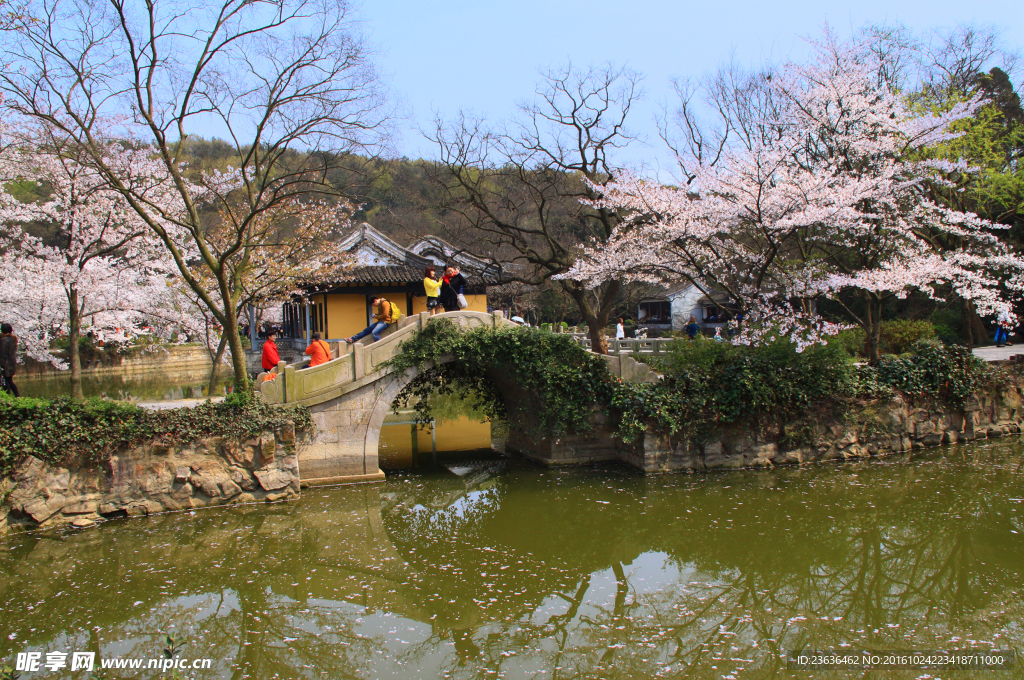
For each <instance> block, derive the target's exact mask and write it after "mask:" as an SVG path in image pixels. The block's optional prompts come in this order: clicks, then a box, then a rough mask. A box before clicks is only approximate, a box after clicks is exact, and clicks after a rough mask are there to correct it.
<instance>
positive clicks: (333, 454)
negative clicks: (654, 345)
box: [260, 311, 653, 486]
mask: <svg viewBox="0 0 1024 680" xmlns="http://www.w3.org/2000/svg"><path fill="white" fill-rule="evenodd" d="M437 319H449V320H451V321H454V322H455V323H456V324H457V325H458V326H459V327H460V328H464V329H466V330H470V329H473V328H478V327H489V328H501V327H505V326H515V325H516V324H513V323H512V322H510V321H508V320H507V319H505V318H504V316H502V315H501V313H500V312H499V313H495V314H486V313H482V312H469V311H460V312H448V313H445V314H438V315H435V316H432V317H431V316H429V315H428V314H427V313H425V312H424V313H422V314H419V315H416V316H413V317H407V318H404V319H402V320H401V321H400V322H399V324H398V327H397V328H392V329H389V331H390V332H388V333H387V334H385V335H383V337H382V338H381V340H380V341H379V342H370V343H367V342H366V341H367V340H369V338H366V339H364V340H363V341H362V342H360V343H357V344H355V345H353V346H352V347H351V348H350V351H349V352H348V353H346V354H343V355H342V356H340V357H338V358H336V359H334V360H332V361H329V362H327V363H326V364H322V365H320V366H316V367H314V368H308V369H303V370H296V368H295V367H294V366H291V365H288V364H285V363H284V362H282V363H280V364H278V374H279V377H278V378H276V379H275V380H272V381H268V382H264V383H261V385H260V392H261V396H262V398H263V400H264V401H266V402H268V403H270V404H280V403H300V404H303V405H304V406H306V407H308V408H309V409H310V411H311V412H312V414H313V423H314V425H315V428H314V429H315V431H314V433H313V435H312V438H311V440H309V441H305V442H301V443H300V444H299V446H298V447H297V450H298V459H299V474H300V477H301V479H302V483H303V485H305V486H314V485H318V484H344V483H350V482H360V481H367V482H369V481H378V480H381V479H383V478H384V473H383V472H382V471H381V469H380V465H379V462H378V461H379V458H378V446H379V444H380V430H381V427H382V426H383V424H384V419H385V417H386V416H387V414H388V412H389V411H390V410H391V406H392V404H393V403H394V400H395V398H396V397H397V396H398V394H399V393H400V392H401V391H402V389H404V388H405V387H406V386H407V385H408V384H409V383H410V382H411V381H412V380H413V379H415V378H416V376H418V375H419V374H420V371H419V370H418V369H416V368H410V369H407V370H404V371H396V370H395V369H392V368H390V367H388V366H384V365H383V364H384V363H385V362H386V361H387V360H388V359H390V358H392V357H394V356H395V355H396V354H397V353H398V352H399V347H400V345H401V344H402V342H403V341H405V340H407V339H409V338H411V337H412V336H413V335H415V334H416V333H417V332H418V331H419V330H421V329H423V328H425V327H426V326H427V324H429V323H431V322H433V321H434V320H437ZM536 332H540V331H536ZM607 360H608V361H609V364H610V365H609V368H610V369H611V370H612V372H614V373H615V374H616V375H619V376H621V377H623V378H624V379H631V380H638V379H652V376H653V373H652V372H651V371H650V369H648V368H647V367H646V366H645V365H644V364H641V363H639V362H636V361H635V360H633V359H632V358H630V357H607ZM441 363H445V362H444V361H442V362H441ZM499 383H506V384H505V385H504V387H503V385H502V384H499ZM496 386H497V387H498V389H499V391H501V392H502V393H503V394H505V392H506V391H508V390H509V389H514V387H512V386H510V385H509V384H507V381H504V380H501V381H496ZM510 396H513V397H515V396H516V395H511V394H506V400H508V398H509V397H510ZM518 398H520V399H521V398H522V395H518ZM614 457H615V456H614V455H609V456H608V458H609V459H612V458H614Z"/></svg>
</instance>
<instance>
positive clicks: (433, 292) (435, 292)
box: [423, 267, 444, 316]
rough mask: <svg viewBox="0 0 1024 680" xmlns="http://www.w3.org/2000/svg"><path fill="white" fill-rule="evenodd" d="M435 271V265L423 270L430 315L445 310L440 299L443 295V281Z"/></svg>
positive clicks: (424, 288)
mask: <svg viewBox="0 0 1024 680" xmlns="http://www.w3.org/2000/svg"><path fill="white" fill-rule="evenodd" d="M435 272H436V270H435V269H434V268H433V267H427V268H426V269H425V270H424V271H423V290H425V291H427V309H428V310H430V316H434V315H435V314H440V313H441V312H443V311H444V309H443V308H442V307H441V302H440V301H439V300H438V297H439V296H440V295H441V281H440V279H438V278H437V274H436V273H435Z"/></svg>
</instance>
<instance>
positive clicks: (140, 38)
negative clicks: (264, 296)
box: [0, 0, 390, 386]
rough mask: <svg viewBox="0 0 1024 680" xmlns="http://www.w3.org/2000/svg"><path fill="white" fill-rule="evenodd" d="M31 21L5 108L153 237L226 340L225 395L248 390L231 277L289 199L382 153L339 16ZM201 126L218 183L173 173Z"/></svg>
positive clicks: (288, 10)
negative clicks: (131, 162)
mask: <svg viewBox="0 0 1024 680" xmlns="http://www.w3.org/2000/svg"><path fill="white" fill-rule="evenodd" d="M28 9H29V12H30V14H31V15H32V16H33V18H34V20H33V21H31V22H28V21H26V22H23V23H22V24H21V25H20V26H19V27H18V31H17V32H16V33H15V34H13V35H11V39H10V40H9V42H8V44H7V45H5V47H4V48H3V50H2V53H3V54H2V56H0V58H5V59H7V61H8V62H9V63H10V64H11V65H12V67H11V68H10V69H6V70H4V71H3V72H2V73H0V90H2V91H3V93H4V94H5V97H6V99H5V104H6V105H7V106H8V107H10V108H12V109H13V110H15V111H16V112H17V113H19V114H20V115H23V116H25V117H27V118H30V119H32V120H35V121H38V122H41V123H44V124H46V125H50V126H52V127H54V128H55V129H58V130H60V131H61V133H62V134H64V135H66V136H67V137H69V138H70V139H72V140H74V141H75V142H76V143H77V144H78V145H79V147H80V148H82V149H83V150H84V152H85V153H86V154H87V155H88V157H89V159H90V164H91V166H92V167H93V168H94V169H95V170H96V172H97V173H99V174H100V175H101V176H102V177H103V178H104V181H105V182H106V183H107V185H108V186H110V187H111V188H113V189H115V190H116V191H117V192H119V193H120V194H121V195H122V196H123V197H124V199H125V200H126V201H127V203H128V205H129V206H130V207H131V208H132V209H133V210H135V212H136V213H137V214H138V215H139V216H140V217H141V218H142V220H143V221H144V222H145V223H146V224H147V226H148V227H149V228H150V229H151V230H152V231H153V233H154V234H156V235H157V237H159V239H160V240H161V241H162V242H163V244H164V247H165V248H166V249H167V250H168V252H169V253H170V254H171V256H172V257H173V259H174V262H175V264H176V266H177V268H178V273H179V275H180V277H181V279H182V280H183V281H184V282H185V283H186V284H187V285H188V286H189V288H190V289H191V290H192V292H193V293H194V294H195V295H196V296H197V297H198V299H200V300H202V303H203V304H204V305H205V306H206V307H207V309H208V310H209V312H210V314H212V315H213V317H214V318H215V319H216V320H217V324H219V325H220V326H222V327H223V329H224V334H225V337H226V338H227V344H228V347H229V349H230V353H231V361H232V366H233V369H234V374H235V382H236V384H237V385H239V386H242V385H244V384H246V383H247V381H248V372H247V366H246V362H245V356H244V351H243V348H242V344H241V339H240V337H239V334H238V327H239V324H238V317H239V312H240V308H239V305H240V300H241V299H242V295H243V280H244V277H243V276H239V273H240V272H241V271H243V270H244V269H245V267H246V266H248V265H247V263H249V262H251V261H254V259H258V258H257V255H256V254H257V253H258V252H259V251H261V250H262V249H263V248H265V247H267V246H268V245H273V244H275V243H277V240H276V239H278V237H279V235H280V228H279V225H278V224H277V223H276V221H275V220H272V219H264V216H265V215H268V214H270V213H273V211H275V209H276V208H277V207H278V206H293V205H295V203H294V201H295V200H298V199H302V200H305V199H308V198H309V197H322V198H325V199H332V198H336V197H337V196H338V194H339V192H338V190H337V188H336V187H335V186H334V185H333V184H332V183H331V181H330V180H331V177H332V176H333V175H332V173H334V171H335V170H337V169H338V168H341V167H342V166H343V162H344V158H345V156H346V154H348V153H350V152H352V151H356V150H359V151H363V150H366V149H372V148H380V147H381V146H382V145H383V144H384V142H385V141H386V132H387V125H386V123H387V121H388V119H389V116H390V111H389V110H388V108H387V107H386V105H385V99H384V93H383V91H382V88H381V87H380V86H379V85H378V82H377V78H376V74H375V72H374V69H373V67H372V64H371V62H370V59H369V54H368V50H367V49H366V47H365V46H364V44H363V42H362V40H361V39H360V36H359V32H358V26H357V25H356V24H355V22H354V21H353V16H352V10H351V8H350V7H349V6H348V4H347V3H346V2H345V0H280V1H279V2H251V1H249V0H218V1H216V2H206V1H199V0H186V1H184V2H170V1H168V0H155V1H154V2H147V3H133V2H125V1H124V0H109V1H107V2H90V3H86V2H79V1H78V0H34V1H32V2H29V3H28ZM111 114H119V115H120V118H118V119H117V120H116V121H115V122H116V124H117V126H116V127H117V130H116V133H117V134H116V135H110V134H108V133H109V132H110V129H107V128H106V127H105V121H108V120H110V116H111ZM211 121H213V125H215V126H217V128H218V129H220V130H221V131H222V134H223V135H224V136H225V137H226V141H227V142H228V143H230V144H231V145H232V146H233V147H234V149H235V153H236V155H237V157H238V159H239V161H238V164H237V166H236V167H235V168H233V169H232V170H231V171H230V172H228V173H226V174H217V173H214V174H212V175H207V174H203V173H194V172H192V171H191V170H190V169H189V168H188V167H187V166H186V165H185V164H184V163H183V161H184V159H185V151H186V142H187V138H188V135H189V134H191V133H192V132H194V131H196V130H207V129H209V127H210V125H211ZM111 136H116V137H119V138H121V139H126V140H131V143H130V144H126V146H125V148H126V152H127V150H128V149H133V148H140V149H144V150H145V151H146V152H147V153H148V154H150V158H151V160H152V161H153V162H154V163H158V164H160V165H162V167H163V170H164V173H165V174H166V175H167V176H169V177H170V178H171V180H172V181H171V183H170V185H169V186H170V187H171V188H172V189H173V191H174V192H176V194H177V200H178V202H179V203H180V205H181V206H182V207H183V210H182V211H180V212H179V211H177V205H175V206H174V207H175V211H174V212H173V213H167V212H165V211H164V210H163V209H162V207H161V203H159V202H157V201H154V200H152V199H151V198H150V197H148V196H146V195H144V194H143V193H140V191H139V190H138V187H137V186H136V185H135V184H133V183H132V182H131V181H128V180H126V177H127V178H130V177H132V175H131V174H127V175H126V173H125V172H124V170H125V168H124V167H121V166H118V165H117V164H116V163H112V162H111V160H110V158H108V156H107V154H106V153H105V151H104V142H103V141H102V140H103V139H106V138H109V137H111ZM129 169H130V168H129ZM168 223H170V224H173V225H174V226H175V227H176V228H178V231H172V230H169V229H168V228H167V226H166V225H167V224H168ZM211 233H216V234H218V237H217V238H216V239H210V238H209V235H210V234H211ZM281 266H287V264H284V263H282V265H281ZM199 271H201V272H202V274H201V275H197V272H199Z"/></svg>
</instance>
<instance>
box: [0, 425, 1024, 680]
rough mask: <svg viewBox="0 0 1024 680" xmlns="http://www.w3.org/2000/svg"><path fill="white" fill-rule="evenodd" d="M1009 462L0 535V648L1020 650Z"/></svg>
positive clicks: (566, 474)
mask: <svg viewBox="0 0 1024 680" xmlns="http://www.w3.org/2000/svg"><path fill="white" fill-rule="evenodd" d="M1022 461H1024V458H1022V456H1021V453H1020V450H1019V448H1017V446H1016V445H1014V444H999V445H994V444H984V445H979V446H974V447H967V448H962V449H955V450H952V451H950V452H948V454H947V455H945V456H930V457H922V458H917V459H915V460H911V461H909V462H903V463H895V462H883V463H880V462H869V463H859V464H856V465H848V466H841V467H839V466H814V467H807V468H791V469H784V470H775V471H770V472H733V473H727V474H717V475H703V476H698V475H694V476H678V475H672V476H659V477H641V476H639V475H636V474H634V473H632V472H630V471H628V470H627V469H625V468H618V467H607V468H596V469H591V470H571V471H549V470H543V469H539V468H535V467H531V466H527V465H525V464H520V463H518V462H516V461H514V460H505V459H495V458H491V459H477V460H468V461H467V460H460V461H457V462H449V463H447V464H442V465H441V466H439V468H437V469H435V470H433V471H429V472H426V473H413V472H406V473H399V474H393V475H391V476H390V477H389V479H388V481H387V482H386V483H385V484H383V485H379V486H361V487H347V488H346V487H342V488H335V489H323V490H319V491H306V492H304V493H305V496H304V498H303V500H302V501H300V502H299V503H296V504H292V505H273V506H251V507H238V508H232V509H225V510H213V511H202V512H196V513H194V514H193V515H191V516H184V517H183V516H182V515H167V516H163V517H157V518H149V519H141V520H119V521H116V522H111V523H107V524H106V525H104V526H103V527H101V528H99V529H95V530H90V531H86V532H83V533H64V534H33V535H22V536H14V537H11V538H9V539H7V540H6V541H5V542H4V543H2V544H0V546H2V548H3V550H2V552H0V570H2V572H3V574H4V579H3V584H2V585H0V611H2V613H0V624H2V625H0V630H4V631H7V632H6V633H5V634H4V636H3V637H2V638H0V651H2V653H3V657H4V659H5V660H8V661H9V660H10V659H11V657H12V655H13V653H15V652H17V651H26V650H27V649H32V650H39V651H44V652H45V651H48V650H55V649H63V651H71V650H72V649H74V650H78V651H84V650H94V651H97V652H98V653H100V654H101V655H103V656H107V657H109V656H111V655H137V656H156V655H157V654H158V652H159V649H160V648H161V647H162V644H161V642H160V637H159V635H160V633H164V632H177V633H178V634H179V635H180V636H181V637H183V638H185V639H186V640H187V642H186V647H185V650H184V651H183V653H185V654H187V655H188V656H189V657H210V658H213V659H214V666H215V667H214V669H213V670H211V671H205V675H204V674H203V672H200V673H199V674H198V675H197V677H218V678H245V677H251V678H271V677H326V678H349V677H357V678H364V677H365V678H375V677H425V678H433V677H494V676H495V675H496V674H497V675H501V676H502V677H510V678H517V677H542V678H573V677H601V678H619V677H621V678H627V677H682V676H684V675H685V676H687V677H698V678H722V677H725V678H730V677H731V678H741V677H742V678H747V677H750V678H764V677H776V676H779V677H790V676H792V677H808V675H807V673H791V672H788V671H786V670H785V666H784V660H783V656H784V654H785V652H786V650H788V649H793V648H801V647H818V648H820V647H833V646H840V645H852V648H862V647H867V648H876V649H914V648H916V649H928V648H940V647H960V648H965V647H970V646H973V645H977V646H980V647H985V646H989V645H995V646H997V647H1020V646H1021V643H1022V641H1024V640H1022V638H1024V635H1022V633H1021V629H1020V624H1019V622H1020V621H1021V620H1022V618H1021V616H1022V614H1024V611H1022V609H1024V607H1022V602H1024V596H1022V593H1021V588H1022V585H1021V584H1022V578H1021V577H1022V574H1021V564H1022V557H1024V541H1022V535H1024V492H1022V488H1024V487H1022V485H1021V481H1022V474H1024V472H1022ZM442 462H443V461H442ZM1016 672H1017V673H1019V669H1018V671H1016ZM921 674H922V672H921V671H907V672H905V673H892V672H890V673H888V674H887V675H886V676H885V677H919V676H920V675H921ZM968 675H969V674H966V673H961V674H960V677H967V676H968ZM1012 675H1013V674H1012V673H1011V676H1012ZM54 677H57V674H54ZM147 677H148V676H147ZM815 677H828V676H827V674H822V673H820V672H818V673H815ZM843 677H846V676H845V675H844V676H843Z"/></svg>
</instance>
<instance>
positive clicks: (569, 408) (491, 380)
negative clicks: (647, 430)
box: [387, 319, 617, 435]
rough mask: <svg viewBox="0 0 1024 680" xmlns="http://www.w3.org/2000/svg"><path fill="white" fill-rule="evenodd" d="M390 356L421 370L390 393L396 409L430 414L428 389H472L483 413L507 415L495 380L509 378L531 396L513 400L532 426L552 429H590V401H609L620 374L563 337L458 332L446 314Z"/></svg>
mask: <svg viewBox="0 0 1024 680" xmlns="http://www.w3.org/2000/svg"><path fill="white" fill-rule="evenodd" d="M387 363H388V365H389V366H390V367H392V368H394V369H397V370H406V369H409V368H417V369H419V370H420V371H422V373H421V374H420V375H419V376H418V377H416V378H415V379H413V381H412V382H410V383H409V385H407V386H406V387H405V389H404V390H402V392H401V393H400V394H399V395H398V397H397V398H396V400H395V408H396V409H401V408H406V407H408V406H409V404H410V403H415V405H414V408H415V410H416V412H417V415H418V418H419V419H420V420H421V421H426V420H429V413H428V409H429V406H428V403H427V402H428V397H429V396H430V395H431V394H432V393H436V392H441V393H442V394H443V393H446V392H454V391H466V392H471V393H472V394H473V395H474V398H475V399H476V405H477V406H478V407H480V408H482V410H483V411H484V412H485V413H486V414H487V415H488V417H490V418H492V419H495V418H501V417H504V416H505V415H506V413H505V409H506V404H505V402H504V400H503V398H502V396H501V394H500V393H499V392H498V391H497V389H496V387H495V379H498V380H501V379H502V377H508V378H510V379H511V380H513V381H514V382H515V384H516V385H517V386H518V387H519V388H521V389H522V390H523V391H524V393H525V394H528V395H529V398H530V399H532V400H535V402H533V403H529V404H516V405H515V406H517V407H528V408H529V409H530V412H531V413H532V414H534V416H535V418H534V421H535V422H536V424H537V426H538V427H539V428H541V429H543V430H544V431H546V432H549V433H551V434H554V435H558V434H564V433H568V432H585V431H587V430H589V429H590V427H591V426H590V423H589V422H588V417H589V416H590V414H591V413H592V411H593V405H594V403H595V402H606V401H607V394H608V391H609V390H610V389H612V385H613V383H614V382H615V381H616V380H617V379H616V378H614V377H613V376H612V375H611V374H610V373H609V372H608V370H607V368H606V366H605V363H604V360H603V359H602V358H601V357H599V356H596V355H594V354H591V353H590V352H587V351H586V350H584V349H583V348H581V347H579V346H578V345H577V344H576V343H575V342H573V341H572V339H571V338H569V337H568V336H565V335H557V334H551V333H542V332H539V331H535V330H534V331H530V330H525V329H519V328H503V329H490V328H477V329H474V330H471V331H469V332H463V331H461V330H460V329H459V327H458V326H457V325H456V324H454V323H452V322H451V321H450V320H448V319H439V320H437V321H434V322H432V323H430V324H429V325H428V326H427V327H426V328H425V329H424V330H422V331H420V332H419V333H417V334H416V335H415V336H414V337H413V338H411V339H409V340H406V341H405V342H404V343H402V346H401V349H400V350H399V353H398V354H397V355H396V356H394V357H393V358H391V359H390V360H389V361H388V362H387Z"/></svg>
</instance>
